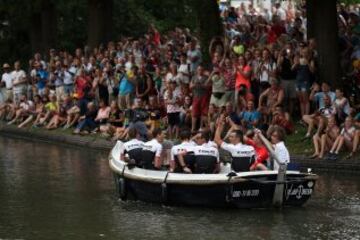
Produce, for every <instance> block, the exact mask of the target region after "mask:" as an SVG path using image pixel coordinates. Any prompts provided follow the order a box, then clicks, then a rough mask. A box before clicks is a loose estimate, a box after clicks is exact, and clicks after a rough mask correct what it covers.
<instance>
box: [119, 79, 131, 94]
mask: <svg viewBox="0 0 360 240" xmlns="http://www.w3.org/2000/svg"><path fill="white" fill-rule="evenodd" d="M133 91H134V85H133V84H132V83H131V82H130V81H129V80H128V78H127V75H126V74H124V75H123V76H122V77H121V78H120V84H119V95H120V96H124V95H127V94H129V93H132V92H133Z"/></svg>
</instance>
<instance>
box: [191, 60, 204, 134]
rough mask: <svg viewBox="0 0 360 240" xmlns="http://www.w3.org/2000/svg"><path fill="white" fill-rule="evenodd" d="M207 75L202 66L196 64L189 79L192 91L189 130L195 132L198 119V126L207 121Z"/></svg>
mask: <svg viewBox="0 0 360 240" xmlns="http://www.w3.org/2000/svg"><path fill="white" fill-rule="evenodd" d="M207 80H208V77H207V76H206V75H205V73H204V67H203V66H198V67H197V70H196V74H195V76H194V77H193V79H192V80H191V83H190V89H191V90H192V93H193V103H192V121H191V131H192V132H195V131H196V130H197V129H198V127H197V126H198V120H199V119H200V127H202V126H204V125H205V124H206V122H207V112H208V107H209V96H208V95H209V94H208V81H207Z"/></svg>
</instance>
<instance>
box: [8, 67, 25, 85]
mask: <svg viewBox="0 0 360 240" xmlns="http://www.w3.org/2000/svg"><path fill="white" fill-rule="evenodd" d="M11 76H12V79H13V84H17V83H19V82H21V81H23V80H24V78H26V74H25V72H24V70H19V71H16V70H14V71H12V72H11Z"/></svg>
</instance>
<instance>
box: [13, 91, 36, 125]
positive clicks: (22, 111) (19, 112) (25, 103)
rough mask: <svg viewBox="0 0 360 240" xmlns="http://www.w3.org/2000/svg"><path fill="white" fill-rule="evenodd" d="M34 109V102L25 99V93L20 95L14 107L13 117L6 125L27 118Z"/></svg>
mask: <svg viewBox="0 0 360 240" xmlns="http://www.w3.org/2000/svg"><path fill="white" fill-rule="evenodd" d="M33 109H34V103H33V102H32V101H31V100H27V98H26V96H25V95H21V97H20V104H19V105H16V107H15V117H14V118H13V119H12V120H11V121H10V122H8V125H11V124H13V123H17V122H19V121H20V122H22V121H23V120H24V119H25V118H27V117H28V116H29V115H30V113H31V112H32V111H33Z"/></svg>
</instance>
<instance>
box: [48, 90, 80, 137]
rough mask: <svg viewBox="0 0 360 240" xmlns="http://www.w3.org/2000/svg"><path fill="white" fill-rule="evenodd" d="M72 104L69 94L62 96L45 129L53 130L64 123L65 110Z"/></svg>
mask: <svg viewBox="0 0 360 240" xmlns="http://www.w3.org/2000/svg"><path fill="white" fill-rule="evenodd" d="M73 106H74V104H73V101H72V99H71V97H70V96H63V97H62V98H61V99H60V101H59V103H58V108H57V110H56V111H55V112H54V113H53V116H52V118H51V119H50V121H49V123H48V124H47V125H46V127H45V128H46V129H48V130H53V129H57V128H58V127H60V126H62V125H64V124H65V123H66V119H67V118H66V117H67V115H66V114H67V111H68V110H69V109H71V108H72V107H73Z"/></svg>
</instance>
